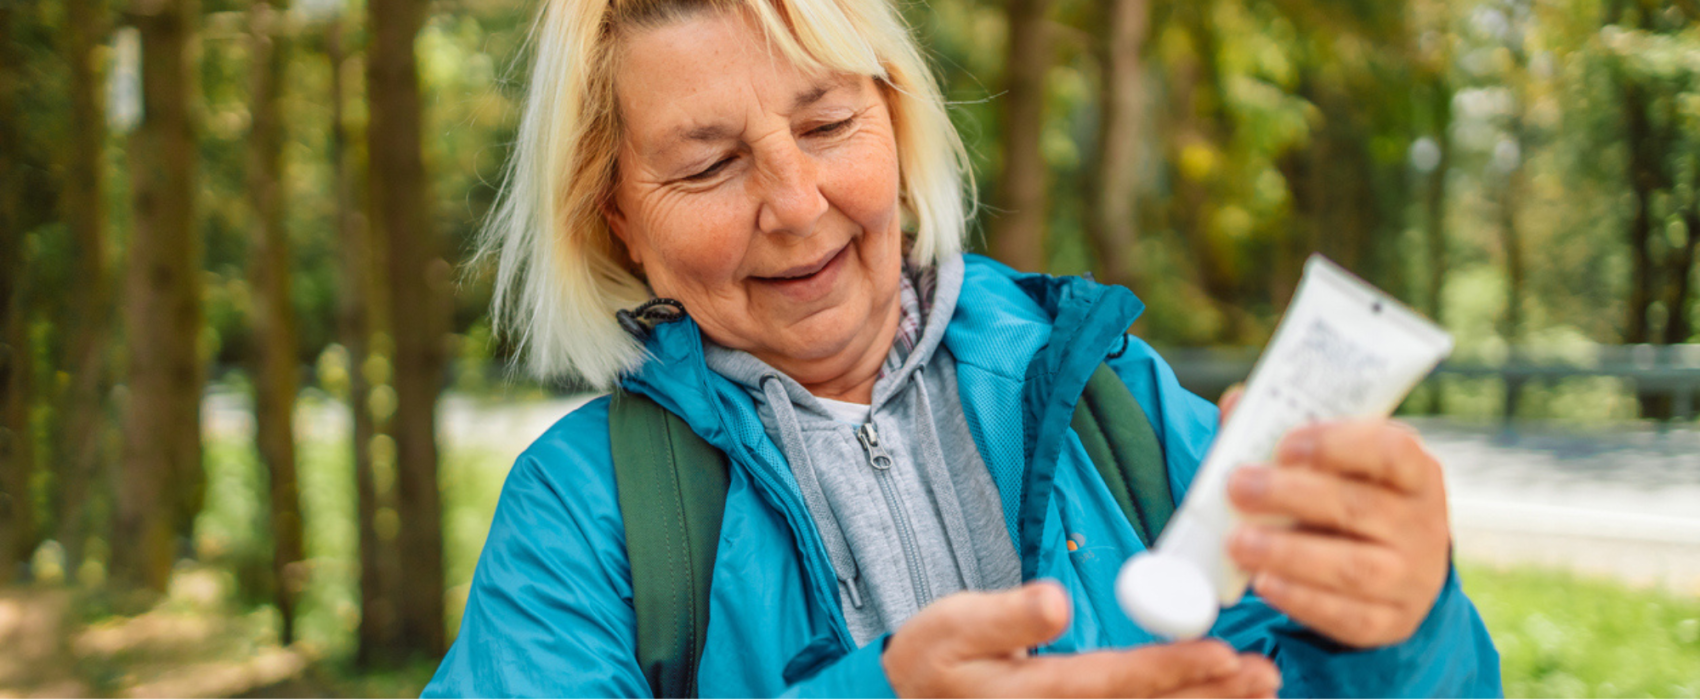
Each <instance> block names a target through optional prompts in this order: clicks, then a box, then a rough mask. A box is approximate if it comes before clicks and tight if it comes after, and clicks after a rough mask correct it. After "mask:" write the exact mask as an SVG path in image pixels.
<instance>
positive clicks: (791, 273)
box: [756, 244, 850, 282]
mask: <svg viewBox="0 0 1700 700" xmlns="http://www.w3.org/2000/svg"><path fill="white" fill-rule="evenodd" d="M849 249H850V246H849V244H845V246H844V247H843V248H839V249H838V250H837V251H836V252H834V253H833V254H832V255H828V256H826V257H824V258H822V259H820V260H819V261H816V262H814V263H810V264H808V265H798V266H796V267H793V268H791V269H788V270H785V271H784V272H781V273H780V274H777V275H774V276H772V277H756V279H758V280H761V281H763V282H797V281H801V280H806V279H809V278H811V277H814V276H815V275H818V274H820V272H821V271H822V270H825V269H826V268H827V267H828V266H829V265H831V264H832V262H833V261H834V260H837V259H838V258H839V256H842V255H844V251H847V250H849Z"/></svg>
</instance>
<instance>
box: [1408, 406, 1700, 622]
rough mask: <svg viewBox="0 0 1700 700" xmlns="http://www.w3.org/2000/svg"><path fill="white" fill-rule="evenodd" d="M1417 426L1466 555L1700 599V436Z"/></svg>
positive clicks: (1626, 429)
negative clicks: (1446, 492)
mask: <svg viewBox="0 0 1700 700" xmlns="http://www.w3.org/2000/svg"><path fill="white" fill-rule="evenodd" d="M1414 422H1415V423H1417V425H1418V428H1419V429H1421V430H1422V431H1423V434H1424V436H1425V437H1426V439H1427V442H1428V444H1429V447H1430V449H1432V450H1433V451H1434V453H1435V454H1436V456H1438V457H1439V458H1440V459H1441V462H1442V463H1443V464H1445V465H1446V470H1447V480H1448V488H1449V489H1450V494H1451V501H1452V520H1453V526H1454V530H1455V533H1456V537H1457V544H1458V549H1459V553H1460V554H1461V555H1462V556H1463V557H1465V558H1468V559H1473V560H1477V561H1489V562H1497V563H1508V564H1512V563H1532V564H1544V565H1550V566H1558V567H1562V568H1566V569H1571V570H1574V571H1579V572H1584V573H1590V574H1598V575H1606V576H1612V577H1615V578H1619V579H1622V580H1625V581H1628V582H1631V583H1635V584H1648V585H1662V586H1664V587H1666V588H1669V589H1671V590H1673V591H1676V592H1681V593H1685V594H1689V595H1700V432H1697V431H1695V430H1692V429H1673V430H1666V431H1658V430H1654V429H1650V428H1645V427H1637V426H1615V427H1577V426H1558V425H1551V424H1547V425H1528V424H1525V425H1519V426H1517V427H1516V429H1515V432H1510V433H1508V432H1505V431H1502V430H1501V429H1499V428H1498V427H1497V426H1494V427H1471V426H1464V425H1460V424H1456V423H1447V422H1441V421H1429V420H1424V421H1414Z"/></svg>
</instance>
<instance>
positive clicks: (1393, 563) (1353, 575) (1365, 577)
mask: <svg viewBox="0 0 1700 700" xmlns="http://www.w3.org/2000/svg"><path fill="white" fill-rule="evenodd" d="M1228 555H1229V556H1231V557H1233V558H1234V561H1235V562H1237V563H1238V564H1239V565H1240V566H1241V567H1242V568H1244V569H1246V570H1247V571H1256V572H1258V573H1260V574H1272V575H1274V576H1277V577H1279V578H1280V579H1282V580H1286V581H1293V582H1297V583H1303V584H1307V585H1310V586H1315V587H1318V588H1323V589H1326V590H1329V591H1333V592H1336V593H1341V594H1344V595H1346V596H1349V597H1352V598H1357V599H1362V600H1366V601H1380V602H1387V603H1395V602H1397V601H1401V600H1403V599H1404V598H1405V596H1406V594H1407V593H1409V592H1410V591H1409V590H1408V589H1409V588H1410V587H1411V584H1412V581H1411V579H1410V577H1409V576H1407V575H1406V573H1407V568H1408V567H1407V566H1406V563H1405V560H1404V559H1403V558H1402V557H1400V555H1399V553H1398V552H1397V551H1395V550H1393V549H1391V548H1389V547H1386V546H1383V545H1380V544H1371V543H1368V542H1362V541H1359V540H1352V539H1347V538H1343V537H1338V536H1332V535H1323V534H1317V533H1312V532H1304V531H1299V530H1291V529H1286V528H1267V527H1259V526H1255V525H1241V526H1240V527H1238V528H1236V529H1235V531H1234V534H1233V535H1232V536H1231V537H1229V538H1228Z"/></svg>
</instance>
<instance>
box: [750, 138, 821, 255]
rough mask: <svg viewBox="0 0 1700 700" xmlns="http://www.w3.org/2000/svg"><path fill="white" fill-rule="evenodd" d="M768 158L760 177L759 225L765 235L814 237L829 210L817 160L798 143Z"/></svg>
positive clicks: (788, 144) (767, 156) (784, 147)
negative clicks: (800, 147) (781, 234)
mask: <svg viewBox="0 0 1700 700" xmlns="http://www.w3.org/2000/svg"><path fill="white" fill-rule="evenodd" d="M765 155H766V158H765V159H764V160H766V161H767V162H766V163H764V164H763V166H764V167H762V177H759V178H757V181H758V183H759V184H758V185H757V186H758V187H759V188H760V190H761V192H760V193H759V195H758V196H759V197H760V198H761V211H760V213H759V214H758V215H757V221H756V225H757V226H758V227H759V228H760V229H761V231H762V233H789V234H792V235H795V236H808V235H810V234H813V233H814V229H815V225H816V224H817V223H819V222H820V219H821V217H822V216H824V215H825V214H826V210H827V207H828V204H827V201H826V195H825V194H822V193H821V190H820V179H819V177H818V173H817V172H816V166H815V162H814V159H812V158H810V157H809V156H808V154H806V153H803V151H802V150H801V149H799V148H798V147H797V144H796V143H795V142H792V143H787V144H784V145H783V146H780V147H778V148H775V149H774V150H773V151H771V152H769V153H767V154H765Z"/></svg>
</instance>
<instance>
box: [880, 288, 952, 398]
mask: <svg viewBox="0 0 1700 700" xmlns="http://www.w3.org/2000/svg"><path fill="white" fill-rule="evenodd" d="M899 279H900V280H901V285H900V286H899V288H898V292H897V300H898V306H899V307H900V308H901V312H902V315H901V316H900V317H899V318H898V319H897V338H896V340H894V341H893V342H892V344H891V352H889V353H887V354H886V356H885V364H884V365H883V366H881V368H880V376H881V377H884V376H885V375H887V374H891V373H893V372H896V371H898V370H899V369H902V368H903V363H904V362H905V361H907V360H908V359H909V355H910V353H913V352H914V351H915V344H916V343H919V342H921V331H922V329H924V328H926V325H927V313H928V312H929V311H931V310H932V305H933V290H934V288H935V287H936V286H937V283H938V275H937V274H936V272H935V271H934V269H933V268H931V267H928V268H924V269H921V270H916V269H914V268H912V267H910V266H908V265H904V266H903V274H902V275H900V276H899Z"/></svg>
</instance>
